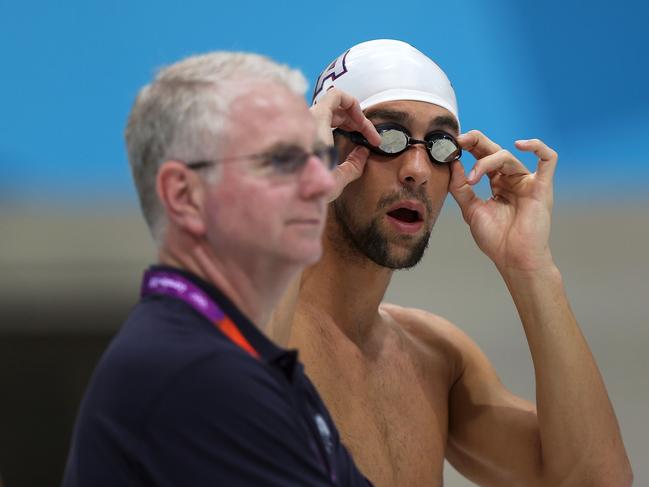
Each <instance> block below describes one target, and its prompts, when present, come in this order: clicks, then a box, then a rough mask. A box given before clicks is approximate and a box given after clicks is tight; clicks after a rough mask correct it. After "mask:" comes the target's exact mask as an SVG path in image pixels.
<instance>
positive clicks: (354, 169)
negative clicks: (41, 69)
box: [311, 88, 381, 201]
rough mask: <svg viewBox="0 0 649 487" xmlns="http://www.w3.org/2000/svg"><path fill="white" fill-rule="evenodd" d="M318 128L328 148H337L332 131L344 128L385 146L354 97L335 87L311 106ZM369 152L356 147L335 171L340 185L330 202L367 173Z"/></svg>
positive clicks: (321, 139)
mask: <svg viewBox="0 0 649 487" xmlns="http://www.w3.org/2000/svg"><path fill="white" fill-rule="evenodd" d="M311 113H312V114H313V116H314V118H315V120H316V124H317V129H318V138H319V139H320V141H321V142H322V143H324V144H326V145H333V134H332V129H335V128H341V129H343V130H346V131H348V132H360V133H361V134H363V136H365V138H366V139H367V140H368V141H369V142H370V143H371V144H374V145H379V144H380V143H381V137H380V136H379V133H378V132H377V131H376V128H375V127H374V125H372V122H370V121H369V120H368V119H367V117H365V115H364V114H363V111H362V110H361V107H360V105H359V103H358V100H356V98H354V97H353V96H351V95H349V94H347V93H345V92H343V91H340V90H338V89H336V88H332V89H330V90H329V91H327V93H326V94H325V95H323V96H322V98H320V99H319V100H318V103H317V104H316V105H313V106H312V107H311ZM368 156H369V150H368V149H366V148H365V147H361V146H358V147H355V148H354V150H352V151H351V152H350V153H349V155H348V156H347V158H346V159H345V161H343V162H342V163H341V164H339V165H338V167H337V168H336V169H335V172H334V177H335V179H336V185H335V187H334V190H333V191H332V192H331V193H330V194H329V197H328V201H333V200H335V199H336V198H337V197H338V196H339V195H340V193H342V191H343V189H344V188H345V186H347V185H348V184H349V183H350V182H352V181H354V180H355V179H358V178H359V177H360V176H361V174H363V169H364V168H365V163H366V162H367V158H368Z"/></svg>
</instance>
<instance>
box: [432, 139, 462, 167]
mask: <svg viewBox="0 0 649 487" xmlns="http://www.w3.org/2000/svg"><path fill="white" fill-rule="evenodd" d="M430 155H431V156H433V159H435V160H436V161H437V162H452V161H454V160H455V159H456V158H457V155H458V147H457V145H456V144H455V142H453V141H452V140H451V139H447V138H445V137H442V138H439V139H435V140H433V141H432V144H431V146H430Z"/></svg>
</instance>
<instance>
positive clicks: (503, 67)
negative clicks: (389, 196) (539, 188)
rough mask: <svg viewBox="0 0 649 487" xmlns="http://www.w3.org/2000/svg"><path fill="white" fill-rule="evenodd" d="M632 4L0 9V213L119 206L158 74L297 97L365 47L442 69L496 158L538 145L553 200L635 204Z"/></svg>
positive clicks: (644, 172) (640, 101)
mask: <svg viewBox="0 0 649 487" xmlns="http://www.w3.org/2000/svg"><path fill="white" fill-rule="evenodd" d="M648 5H649V3H648V2H644V1H641V0H637V1H626V2H570V1H557V0H550V1H546V2H540V1H539V2H528V1H514V0H492V1H477V0H460V1H446V2H431V1H427V2H417V1H411V2H399V1H394V0H393V1H374V2H358V3H354V2H321V3H307V2H297V1H291V2H281V1H278V2H263V3H262V2H257V3H249V2H219V1H212V2H207V1H196V0H186V1H184V2H182V4H181V3H180V2H172V1H169V0H160V1H157V2H153V1H141V2H135V1H131V2H126V1H123V0H117V1H112V2H89V1H81V0H69V1H67V2H29V1H25V2H9V1H7V0H0V41H1V42H0V58H1V60H2V61H1V65H2V68H1V75H0V87H1V89H0V111H1V113H2V116H0V167H2V174H3V177H2V178H1V181H0V204H8V205H15V206H21V205H37V206H38V205H43V204H45V205H48V206H49V207H57V206H61V207H64V208H94V207H103V206H105V205H108V206H111V205H118V206H126V207H131V206H133V207H134V206H135V205H136V202H135V201H136V200H135V196H134V192H133V189H132V183H131V179H130V173H129V169H128V164H127V162H126V156H125V151H124V143H123V138H122V133H123V128H124V123H125V120H126V117H127V114H128V111H129V108H130V105H131V103H132V101H133V99H134V96H135V94H136V93H137V90H138V89H139V88H140V87H141V86H142V85H143V84H145V83H146V82H148V81H149V80H150V79H151V77H152V76H153V74H154V73H155V71H156V69H157V68H159V67H160V66H163V65H165V64H169V63H171V62H174V61H176V60H178V59H179V58H182V57H184V56H187V55H190V54H195V53H201V52H205V51H208V50H218V49H227V50H247V51H248V50H249V51H255V52H260V53H263V54H267V55H269V56H271V57H273V58H275V59H277V60H279V61H282V62H285V63H287V64H290V65H292V66H294V67H298V68H301V69H302V70H303V72H304V73H305V75H306V76H307V78H308V79H309V80H310V81H311V84H312V85H313V82H314V79H315V78H316V76H317V75H318V73H319V72H320V70H321V69H322V68H323V67H324V66H325V65H326V64H327V63H328V62H329V61H331V60H332V59H333V58H335V57H336V56H337V55H338V54H340V53H341V52H342V51H343V50H345V49H346V48H348V47H350V46H351V45H353V44H355V43H357V42H360V41H364V40H368V39H374V38H397V39H402V40H405V41H407V42H410V43H411V44H413V45H414V46H415V47H417V48H418V49H420V50H421V51H423V52H425V53H426V54H428V55H429V56H430V57H432V58H433V59H434V60H435V61H436V62H437V63H438V64H439V65H440V66H442V68H443V69H444V70H445V71H446V72H447V73H448V75H449V77H450V78H451V80H452V81H453V84H454V86H455V89H456V92H457V95H458V100H459V104H460V116H461V119H462V125H463V129H465V130H468V129H470V128H478V129H480V130H482V131H483V132H485V133H486V134H487V135H489V136H490V137H491V138H493V139H494V140H496V141H497V142H499V143H500V144H501V145H503V146H504V147H507V148H510V149H512V148H513V141H514V140H515V139H517V138H529V137H539V138H542V139H543V140H545V141H546V142H547V143H548V144H549V145H551V146H552V147H554V148H555V149H556V150H557V151H558V152H559V154H560V161H559V164H560V166H559V170H558V173H557V194H558V197H560V198H562V199H564V200H566V201H576V202H584V201H585V202H592V201H596V202H603V203H605V204H608V203H609V202H620V201H637V200H638V198H640V199H642V200H643V201H647V196H646V194H647V192H646V190H645V189H644V185H645V182H646V181H647V176H649V164H647V163H648V162H649V156H647V143H648V142H649V137H648V136H649V62H648V60H647V59H648V57H649V56H647V52H646V51H647V48H648V47H649V34H647V31H648V28H647V22H648V21H649V6H648ZM524 161H525V162H526V163H527V164H530V165H533V164H534V161H533V160H530V158H524ZM469 162H470V161H469Z"/></svg>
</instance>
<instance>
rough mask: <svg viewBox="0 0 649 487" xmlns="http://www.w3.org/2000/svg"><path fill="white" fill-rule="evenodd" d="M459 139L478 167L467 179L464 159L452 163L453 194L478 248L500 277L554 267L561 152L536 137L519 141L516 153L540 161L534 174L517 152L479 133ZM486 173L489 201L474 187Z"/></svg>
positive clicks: (468, 134)
mask: <svg viewBox="0 0 649 487" xmlns="http://www.w3.org/2000/svg"><path fill="white" fill-rule="evenodd" d="M457 141H458V143H459V144H460V145H461V146H462V148H463V149H464V150H466V151H469V152H470V153H471V154H473V156H474V157H475V158H476V163H475V165H474V167H473V169H472V170H471V172H470V173H469V175H468V176H465V172H464V168H463V166H462V163H461V162H460V161H456V162H454V163H453V165H452V175H451V182H450V185H449V191H450V192H451V194H452V195H453V197H454V198H455V200H456V201H457V203H458V205H459V206H460V209H461V210H462V215H463V217H464V220H465V221H466V222H467V223H468V224H469V227H470V229H471V234H472V235H473V238H474V239H475V241H476V243H477V244H478V247H480V249H481V250H482V251H483V252H484V253H485V254H486V255H487V256H488V257H489V258H490V259H491V260H492V261H493V262H494V263H495V264H496V267H497V268H498V269H499V271H500V272H501V273H503V272H509V271H523V272H529V271H536V270H540V269H543V268H547V267H548V266H550V265H553V261H552V255H551V253H550V247H549V236H550V221H551V214H552V202H553V196H552V179H553V175H554V170H555V167H556V165H557V159H558V156H557V153H556V152H555V151H553V150H552V149H550V148H549V147H548V146H547V145H545V144H544V143H543V142H541V141H540V140H538V139H531V140H519V141H516V147H517V148H518V149H520V150H522V151H531V152H534V153H535V154H536V155H537V156H538V158H539V160H538V167H537V170H536V172H535V173H531V172H530V171H529V170H528V169H527V168H526V167H525V166H524V165H523V164H522V163H521V162H520V161H519V160H518V159H516V158H515V157H514V155H513V154H511V153H510V152H509V151H507V150H503V149H501V147H500V146H499V145H498V144H496V143H494V142H492V141H491V140H489V139H488V138H487V137H485V136H484V135H483V134H482V133H481V132H479V131H477V130H472V131H470V132H468V133H466V134H462V135H461V136H460V137H458V139H457ZM485 174H486V175H487V177H488V178H489V182H490V184H491V191H492V197H491V198H489V199H488V200H486V201H485V200H482V199H481V198H479V197H478V196H476V194H475V192H474V191H473V188H472V187H471V186H472V185H474V184H476V183H477V182H478V181H479V180H480V178H481V177H482V176H483V175H485Z"/></svg>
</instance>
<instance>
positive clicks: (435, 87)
mask: <svg viewBox="0 0 649 487" xmlns="http://www.w3.org/2000/svg"><path fill="white" fill-rule="evenodd" d="M334 86H335V87H336V88H338V89H340V90H342V91H345V92H347V93H349V94H350V95H352V96H353V97H355V98H356V99H358V101H359V102H360V104H361V108H362V109H363V110H365V109H366V108H368V107H371V106H372V105H376V104H377V103H382V102H385V101H395V100H415V101H424V102H428V103H432V104H434V105H439V106H440V107H442V108H446V109H447V110H448V111H449V112H451V113H452V114H453V115H454V116H455V118H456V119H457V121H458V123H459V120H460V118H459V116H458V110H457V101H456V99H455V91H453V87H452V86H451V82H450V81H449V80H448V78H447V77H446V74H444V71H442V70H441V68H440V67H439V66H438V65H437V64H435V63H434V62H433V61H432V60H431V59H430V58H429V57H428V56H426V55H424V54H422V53H421V52H420V51H418V50H417V49H415V48H414V47H412V46H411V45H410V44H408V43H406V42H402V41H396V40H392V39H378V40H374V41H367V42H362V43H360V44H357V45H355V46H354V47H352V48H351V49H348V50H347V51H345V52H344V53H342V54H341V55H340V56H339V57H338V58H336V59H335V60H334V61H333V62H332V63H331V64H329V66H328V67H327V68H326V69H325V70H324V71H323V72H322V73H321V74H320V76H319V77H318V82H317V83H316V85H315V89H314V92H313V103H314V104H315V103H317V102H318V99H320V97H321V96H322V95H324V94H325V93H326V91H327V90H328V89H330V88H332V87H334Z"/></svg>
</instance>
